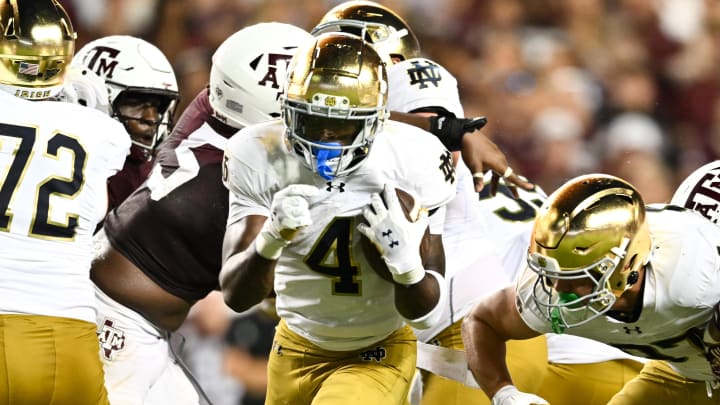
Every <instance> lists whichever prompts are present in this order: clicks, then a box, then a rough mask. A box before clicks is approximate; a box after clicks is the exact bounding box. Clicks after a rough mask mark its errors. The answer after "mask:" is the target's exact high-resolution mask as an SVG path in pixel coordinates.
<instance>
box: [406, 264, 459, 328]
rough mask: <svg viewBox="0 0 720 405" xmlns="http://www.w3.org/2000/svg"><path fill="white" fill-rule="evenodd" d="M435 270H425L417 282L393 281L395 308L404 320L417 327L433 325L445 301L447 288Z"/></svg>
mask: <svg viewBox="0 0 720 405" xmlns="http://www.w3.org/2000/svg"><path fill="white" fill-rule="evenodd" d="M444 284H445V283H444V280H443V278H442V276H441V275H440V274H438V273H437V272H427V271H426V273H425V277H424V278H423V279H422V280H420V281H419V282H418V283H415V284H412V285H402V284H398V283H395V308H396V309H397V310H398V312H399V313H400V315H401V316H402V317H403V318H405V320H406V321H407V322H408V324H410V325H411V326H413V327H414V328H417V329H425V328H428V327H430V326H431V325H434V324H435V323H436V322H437V321H438V320H439V319H438V318H439V316H440V315H441V314H442V306H443V305H445V303H446V302H447V289H446V288H444Z"/></svg>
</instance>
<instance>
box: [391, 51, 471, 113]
mask: <svg viewBox="0 0 720 405" xmlns="http://www.w3.org/2000/svg"><path fill="white" fill-rule="evenodd" d="M387 71H388V83H389V85H390V90H389V92H388V109H389V110H390V111H398V112H404V113H409V112H412V111H414V110H416V109H418V108H427V107H440V108H443V109H445V110H447V111H448V112H451V113H453V114H454V115H455V117H457V118H465V112H464V111H463V107H462V104H460V93H459V91H458V85H457V79H455V77H454V76H453V75H452V74H450V72H448V71H447V70H446V69H445V68H444V67H442V66H441V65H440V64H438V63H435V62H433V61H431V60H430V59H425V58H413V59H408V60H404V61H401V62H398V63H396V64H394V65H390V66H388V68H387Z"/></svg>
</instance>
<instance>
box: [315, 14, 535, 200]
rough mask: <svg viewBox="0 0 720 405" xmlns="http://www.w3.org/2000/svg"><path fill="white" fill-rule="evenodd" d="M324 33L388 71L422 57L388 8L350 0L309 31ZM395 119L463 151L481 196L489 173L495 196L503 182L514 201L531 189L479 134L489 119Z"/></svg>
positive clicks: (409, 31)
mask: <svg viewBox="0 0 720 405" xmlns="http://www.w3.org/2000/svg"><path fill="white" fill-rule="evenodd" d="M326 32H346V33H349V34H353V35H357V36H360V37H361V38H363V39H364V40H365V41H367V42H368V43H369V44H371V45H372V47H373V48H374V49H375V50H376V51H377V52H378V54H379V55H380V57H381V58H382V59H383V62H385V64H386V65H387V66H391V65H393V64H395V63H397V62H401V61H404V60H408V59H411V58H417V57H419V56H420V43H419V42H418V40H417V37H416V36H415V34H414V33H413V31H412V29H411V28H410V26H409V25H408V24H407V23H406V22H405V20H403V19H402V17H400V16H399V15H398V14H397V13H396V12H394V11H392V10H391V9H389V8H388V7H386V6H384V5H382V4H378V3H375V2H372V1H366V0H351V1H346V2H343V3H340V4H338V5H337V6H335V7H333V8H332V9H330V10H329V11H328V12H327V13H325V15H324V16H323V17H322V18H321V20H320V22H319V23H318V24H317V25H316V26H315V28H313V30H312V31H311V33H312V34H313V35H319V34H323V33H326ZM391 118H392V119H393V120H397V121H402V122H405V123H408V124H411V125H415V126H417V127H419V128H422V129H424V130H427V131H430V132H432V133H433V134H435V135H436V136H437V137H438V138H439V139H440V140H441V141H442V143H443V145H445V147H447V148H448V149H449V150H451V151H460V150H462V152H463V159H464V160H465V162H466V164H467V166H468V167H469V168H470V169H471V172H472V173H475V174H476V175H474V176H473V177H472V179H473V182H474V184H475V189H476V190H477V191H478V192H479V191H480V190H481V189H482V188H483V187H484V182H483V173H485V172H486V171H488V170H492V172H493V181H492V182H491V193H492V194H495V192H496V187H497V183H498V180H499V179H500V177H504V178H505V182H506V184H507V185H508V186H509V188H510V190H511V191H512V192H513V195H515V196H516V197H517V189H518V188H520V189H525V190H531V189H532V188H533V185H532V184H531V183H529V182H527V181H526V180H525V179H524V178H522V177H521V176H519V175H518V174H517V173H514V172H513V171H512V169H509V167H508V164H507V159H506V157H505V155H504V154H503V153H502V151H500V149H499V148H498V147H497V145H495V143H493V142H492V141H491V140H490V139H489V138H487V137H486V136H485V135H484V134H482V133H481V132H480V131H479V129H480V128H482V127H483V126H485V123H486V122H487V120H486V119H485V117H476V118H460V117H454V116H453V115H451V114H449V115H445V114H442V113H441V114H434V115H432V116H430V117H428V118H421V117H419V116H417V115H415V114H407V113H405V112H400V111H392V112H391Z"/></svg>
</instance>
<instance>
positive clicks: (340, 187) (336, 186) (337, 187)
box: [325, 181, 345, 193]
mask: <svg viewBox="0 0 720 405" xmlns="http://www.w3.org/2000/svg"><path fill="white" fill-rule="evenodd" d="M325 185H326V186H327V187H325V191H333V190H337V191H338V192H340V193H344V192H345V183H343V182H340V183H338V184H333V182H332V181H328V182H327V183H325Z"/></svg>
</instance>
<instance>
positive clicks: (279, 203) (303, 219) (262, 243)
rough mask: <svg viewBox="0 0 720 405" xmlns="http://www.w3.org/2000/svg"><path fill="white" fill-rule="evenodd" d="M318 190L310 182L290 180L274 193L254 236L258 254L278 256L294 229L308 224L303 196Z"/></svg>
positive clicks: (271, 258)
mask: <svg viewBox="0 0 720 405" xmlns="http://www.w3.org/2000/svg"><path fill="white" fill-rule="evenodd" d="M319 192H320V191H319V190H318V189H317V188H316V187H314V186H310V185H307V184H291V185H289V186H287V187H285V188H284V189H282V190H280V191H278V192H277V193H275V195H274V196H273V201H272V205H271V206H270V210H271V211H272V214H271V216H270V218H269V219H268V220H267V221H265V224H264V225H263V227H262V229H261V230H260V233H259V234H258V236H257V237H256V238H255V250H256V251H257V252H258V254H259V255H260V256H262V257H264V258H266V259H270V260H276V259H278V258H279V257H280V255H281V254H282V250H283V248H284V247H285V246H287V245H289V244H290V241H291V240H292V239H293V238H294V237H295V235H297V233H298V231H299V230H300V229H302V228H304V227H306V226H308V225H310V224H312V218H310V208H309V206H308V202H307V198H310V197H313V196H315V195H317V194H318V193H319Z"/></svg>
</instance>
